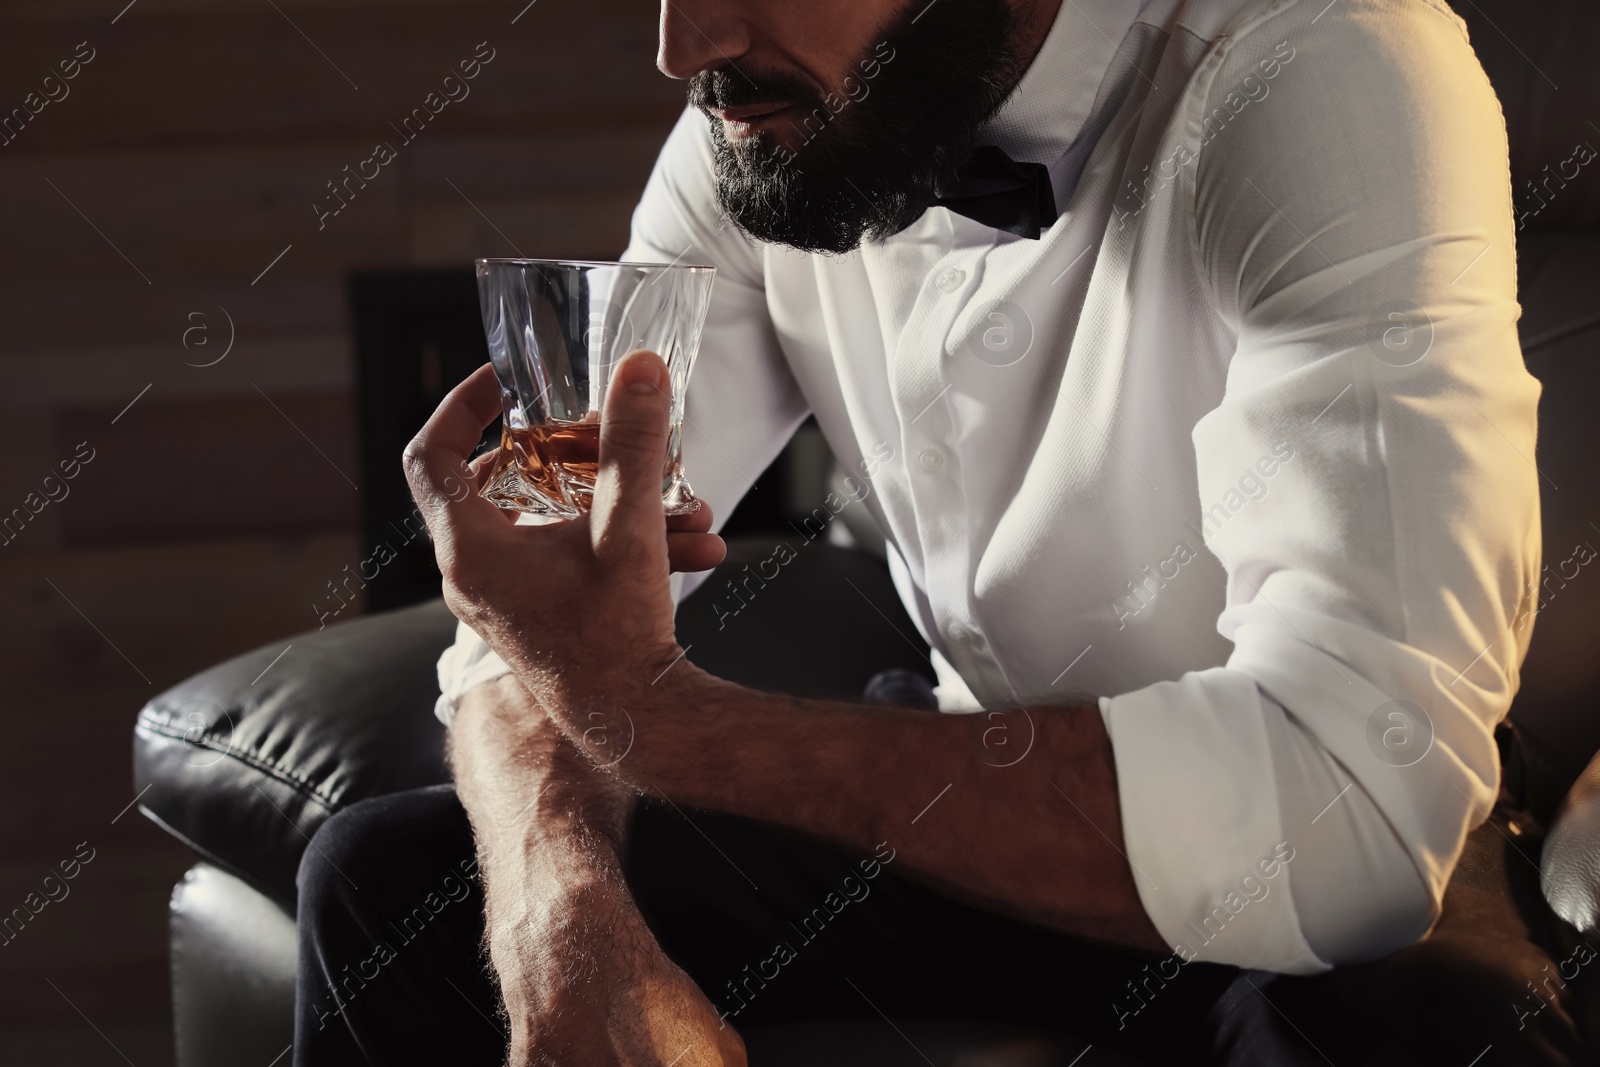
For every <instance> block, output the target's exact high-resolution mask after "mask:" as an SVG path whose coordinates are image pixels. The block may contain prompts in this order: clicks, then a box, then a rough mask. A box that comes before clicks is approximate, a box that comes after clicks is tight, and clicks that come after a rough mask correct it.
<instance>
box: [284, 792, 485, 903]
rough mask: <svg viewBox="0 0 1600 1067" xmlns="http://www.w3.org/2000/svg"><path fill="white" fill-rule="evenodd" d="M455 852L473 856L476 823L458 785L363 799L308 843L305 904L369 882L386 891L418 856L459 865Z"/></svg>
mask: <svg viewBox="0 0 1600 1067" xmlns="http://www.w3.org/2000/svg"><path fill="white" fill-rule="evenodd" d="M456 852H459V853H461V856H462V858H464V860H465V861H467V862H468V863H470V862H471V857H472V831H471V826H470V824H469V823H468V822H467V818H466V813H465V812H464V811H462V809H461V806H460V802H459V801H458V800H457V799H456V796H455V792H454V791H453V790H450V789H448V788H444V789H424V790H417V791H414V792H409V793H399V794H394V795H390V796H381V797H373V798H371V799H369V800H363V801H360V802H359V803H356V804H352V805H351V806H350V807H348V808H345V809H343V810H342V811H339V812H337V813H335V814H334V815H333V816H332V817H330V818H329V819H328V820H327V821H326V822H324V823H323V824H322V825H321V826H320V827H319V828H318V829H317V831H316V833H315V834H313V835H312V837H311V840H310V842H309V843H308V844H307V846H306V850H305V853H304V854H303V855H302V856H301V858H300V869H299V873H298V876H297V877H296V884H297V886H298V888H299V894H300V904H301V908H302V910H304V909H305V908H306V907H307V906H308V905H309V906H310V907H311V908H312V909H313V910H314V909H315V908H316V907H317V906H318V903H319V902H323V901H328V902H334V901H339V900H343V899H348V898H349V897H350V895H351V894H354V893H357V892H360V891H361V890H362V889H367V888H370V889H371V890H375V891H377V892H378V893H379V894H381V895H386V894H387V892H389V891H391V890H393V889H394V888H395V887H396V885H397V884H399V883H402V882H404V881H405V878H406V871H407V869H408V868H410V867H412V866H414V865H415V863H416V862H418V861H421V862H425V863H426V864H427V866H428V867H429V868H430V869H431V868H433V867H436V866H438V865H440V864H449V865H451V866H457V864H456V863H455V857H454V856H453V854H454V853H456ZM472 869H473V871H474V872H475V864H473V865H472ZM462 870H463V871H465V870H467V867H464V866H463V867H462Z"/></svg>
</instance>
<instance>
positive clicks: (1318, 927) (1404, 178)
mask: <svg viewBox="0 0 1600 1067" xmlns="http://www.w3.org/2000/svg"><path fill="white" fill-rule="evenodd" d="M981 143H986V144H995V145H998V146H1000V147H1001V148H1004V149H1005V150H1006V151H1007V152H1009V153H1010V154H1011V155H1012V156H1013V157H1014V158H1016V159H1019V160H1031V161H1036V162H1040V163H1044V164H1046V165H1048V166H1050V168H1051V173H1052V178H1053V181H1054V185H1055V191H1056V202H1057V203H1058V204H1059V205H1061V206H1062V213H1061V218H1060V219H1059V220H1058V221H1057V222H1056V223H1055V225H1054V226H1052V227H1051V228H1050V229H1049V230H1048V232H1046V233H1045V234H1044V235H1043V237H1042V239H1041V240H1038V241H1033V240H1027V239H1023V238H1018V237H1014V236H1012V235H1010V234H1007V233H1004V232H999V231H996V230H993V229H990V228H988V227H986V226H983V225H981V224H978V223H975V222H972V221H970V220H968V219H965V218H963V217H961V216H958V215H955V214H952V213H951V212H950V211H948V210H946V209H943V208H934V209H932V210H930V211H928V212H927V213H926V214H925V215H924V216H923V217H922V218H921V219H920V220H919V221H918V222H917V223H915V224H914V225H912V226H911V227H910V228H909V229H907V230H906V231H904V232H903V233H900V234H898V235H896V236H895V237H893V238H891V239H889V240H887V241H884V242H882V243H878V244H870V245H867V246H864V247H863V248H861V249H860V250H858V251H856V252H853V253H850V254H848V255H843V256H820V255H811V254H803V253H799V252H795V251H793V250H790V249H786V248H783V247H777V246H769V245H764V244H761V243H758V242H754V241H752V240H749V239H747V238H745V237H743V236H742V235H740V234H739V233H738V232H737V231H735V230H733V229H731V228H728V227H727V226H725V225H719V224H718V217H719V214H720V211H719V209H718V207H717V204H716V199H715V195H714V188H713V182H712V173H711V147H710V139H709V135H708V131H707V121H706V119H705V118H704V117H703V116H702V115H700V114H699V113H696V112H687V113H685V115H684V116H683V118H682V120H681V121H680V122H679V124H678V126H677V128H676V129H675V130H674V132H673V133H672V135H671V137H670V138H669V140H668V141H667V144H666V146H665V148H664V149H663V151H662V154H661V157H660V160H659V162H658V164H657V166H656V170H655V173H654V175H653V176H652V178H651V180H650V183H649V186H648V188H647V189H646V191H645V193H644V197H643V199H642V201H641V203H640V205H639V207H638V210H637V212H636V213H635V216H634V220H633V236H632V241H631V243H630V245H629V247H628V249H627V252H626V253H625V257H624V258H626V259H630V260H643V261H656V262H668V261H677V262H698V263H709V264H714V265H715V266H717V268H718V276H717V280H716V288H715V294H714V297H713V302H712V307H711V311H710V317H709V320H708V323H707V326H706V330H705V335H704V340H703V342H702V345H701V350H700V355H699V362H698V364H697V366H696V368H695V370H694V373H693V377H692V380H691V384H690V388H689V399H688V402H687V411H688V419H689V422H688V425H687V427H686V432H685V444H684V451H685V465H686V468H687V472H688V475H689V478H690V480H691V482H692V483H693V485H694V488H695V490H696V492H697V493H698V494H699V495H701V496H703V497H704V498H705V499H707V500H708V501H710V503H711V505H712V506H713V508H714V509H715V511H716V514H717V515H718V516H726V515H728V514H729V513H730V512H731V511H732V510H733V507H734V505H735V504H736V503H737V502H738V500H739V498H740V497H741V495H742V494H743V493H744V492H745V491H746V490H747V489H748V487H749V485H750V482H751V479H752V478H753V477H754V476H755V475H757V474H759V473H760V472H761V471H762V470H763V468H765V467H766V465H767V464H768V463H769V462H770V461H771V460H772V459H773V457H775V456H776V455H777V453H778V452H779V450H780V449H781V448H782V446H783V445H784V443H785V442H786V441H787V439H788V438H789V436H790V435H791V434H792V433H793V431H794V430H795V428H796V427H797V425H798V424H799V423H800V422H801V421H802V420H803V419H804V418H805V416H806V414H807V413H808V412H810V413H813V414H815V416H816V418H817V422H818V424H819V425H820V427H821V429H822V431H823V433H824V435H825V436H826V438H827V440H828V443H829V444H830V446H831V447H832V449H833V451H834V452H835V454H836V455H837V457H838V459H839V461H840V463H841V464H842V465H843V467H844V468H845V469H846V470H847V471H849V472H851V473H852V475H853V476H854V477H855V479H856V484H857V485H858V486H859V487H860V494H859V495H860V496H861V499H860V501H859V502H849V503H847V504H845V505H844V506H849V507H864V508H866V509H868V511H869V512H870V513H871V515H872V517H873V518H874V519H875V520H876V522H877V524H878V525H879V527H880V528H881V529H882V530H883V532H884V534H885V535H886V537H887V540H888V543H889V547H890V562H891V569H892V571H893V575H894V579H895V583H896V586H897V587H898V589H899V591H900V593H901V595H902V597H903V599H904V601H905V604H906V607H907V609H908V610H909V612H910V614H911V616H912V618H913V619H914V620H915V621H916V623H917V626H918V627H919V629H920V630H921V631H922V634H923V636H924V637H925V638H927V640H928V642H929V643H930V644H931V645H932V647H933V650H934V655H933V659H934V663H935V667H936V669H937V671H938V676H939V679H940V685H939V690H938V691H939V695H940V704H941V707H942V708H944V709H946V710H949V711H961V710H971V709H978V708H984V707H1008V706H1015V705H1019V704H1020V705H1027V704H1035V705H1036V704H1040V703H1064V702H1069V701H1073V700H1077V701H1078V702H1083V701H1084V699H1085V698H1098V700H1099V706H1100V710H1101V712H1102V714H1103V716H1104V720H1105V723H1106V726H1107V728H1108V730H1109V733H1110V737H1111V741H1112V745H1113V748H1114V752H1115V760H1116V768H1117V778H1118V790H1119V795H1120V803H1121V810H1122V820H1123V833H1124V837H1125V840H1126V850H1127V856H1128V859H1129V860H1130V862H1131V864H1132V866H1133V869H1134V871H1135V880H1136V882H1137V884H1138V887H1139V892H1140V895H1141V898H1142V900H1143V903H1144V905H1145V908H1146V910H1147V911H1148V912H1149V914H1150V917H1151V919H1152V921H1153V922H1154V923H1155V926H1156V928H1157V929H1158V930H1160V932H1161V933H1162V935H1163V936H1164V937H1165V938H1166V939H1167V940H1168V942H1169V943H1170V944H1172V945H1173V947H1174V950H1175V953H1176V954H1177V955H1179V956H1180V957H1181V959H1183V960H1187V959H1190V958H1200V959H1205V960H1210V961H1214V962H1225V963H1233V964H1238V965H1242V966H1249V967H1258V968H1265V969H1270V970H1276V971H1282V972H1290V973H1309V972H1315V971H1319V970H1323V969H1326V968H1327V967H1328V966H1329V965H1330V964H1333V963H1339V962H1344V961H1346V960H1353V959H1362V958H1371V957H1373V956H1376V955H1380V954H1382V953H1385V952H1387V951H1391V950H1392V949H1394V948H1396V947H1399V946H1400V945H1402V944H1405V943H1408V942H1409V941H1411V940H1414V939H1415V938H1417V937H1418V936H1420V935H1421V934H1422V933H1423V932H1424V931H1426V929H1427V928H1428V926H1429V924H1430V923H1431V921H1432V920H1433V918H1434V917H1435V916H1436V914H1437V910H1438V902H1439V899H1440V896H1441V894H1442V893H1443V890H1444V886H1445V882H1446V880H1447V879H1448V877H1449V875H1450V872H1451V870H1452V869H1453V867H1454V865H1455V862H1456V859H1457V857H1458V855H1459V853H1460V849H1461V846H1462V841H1463V838H1464V835H1465V834H1466V833H1467V831H1468V830H1469V829H1471V828H1472V827H1473V826H1475V825H1477V824H1478V823H1480V822H1482V821H1483V819H1484V818H1485V817H1486V815H1487V813H1488V810H1489V807H1490V805H1491V804H1492V803H1493V800H1494V797H1495V794H1496V791H1497V789H1498V785H1499V763H1498V759H1497V756H1496V749H1495V745H1494V743H1493V737H1492V731H1493V727H1494V725H1495V724H1496V723H1497V722H1498V721H1499V720H1500V719H1501V718H1502V717H1503V716H1504V715H1505V713H1506V711H1507V709H1508V707H1509V706H1510V702H1511V698H1512V695H1513V693H1514V692H1515V691H1516V688H1517V680H1518V670H1519V665H1520V663H1521V661H1522V658H1523V655H1524V652H1525V651H1526V647H1527V641H1528V637H1529V633H1530V631H1531V629H1532V627H1531V624H1530V612H1531V604H1532V603H1533V601H1534V596H1535V593H1536V583H1537V581H1538V576H1539V512H1538V492H1537V489H1538V486H1537V478H1538V474H1537V472H1536V471H1535V469H1534V467H1533V463H1532V461H1533V455H1534V435H1535V410H1536V403H1537V398H1538V394H1539V386H1538V383H1537V382H1536V381H1534V379H1533V378H1531V377H1530V376H1529V375H1528V374H1527V373H1526V371H1525V370H1524V368H1523V364H1522V360H1521V354H1520V350H1519V347H1518V343H1517V335H1516V330H1515V324H1516V319H1517V316H1518V314H1519V308H1518V305H1517V303H1516V301H1515V291H1516V283H1515V244H1514V241H1513V230H1512V214H1511V188H1510V178H1509V173H1508V164H1507V147H1506V139H1505V128H1504V124H1503V121H1502V119H1501V115H1500V110H1499V105H1498V103H1497V101H1496V99H1495V97H1494V94H1493V92H1492V90H1491V88H1490V86H1489V83H1488V81H1487V79H1486V78H1485V76H1484V74H1483V71H1482V69H1481V67H1480V66H1479V64H1478V62H1477V60H1476V58H1475V56H1474V54H1473V52H1472V49H1471V48H1470V46H1469V44H1468V42H1467V39H1466V28H1465V26H1464V24H1463V23H1462V22H1461V21H1460V20H1459V19H1458V18H1457V17H1456V16H1455V15H1454V14H1453V13H1451V11H1450V10H1449V9H1448V8H1447V7H1446V6H1445V5H1444V3H1442V2H1433V0H1334V2H1332V3H1329V2H1328V0H1276V2H1267V0H1226V2H1225V0H1206V2H1188V3H1186V2H1183V0H1148V2H1144V3H1141V2H1140V0H1067V2H1065V3H1063V4H1062V7H1061V12H1060V15H1059V17H1058V19H1057V21H1056V24H1055V26H1054V28H1053V29H1052V31H1051V33H1050V35H1049V37H1048V39H1047V40H1046V41H1045V43H1044V45H1043V48H1042V50H1041V51H1040V53H1039V55H1038V56H1037V57H1036V58H1035V59H1034V61H1033V63H1032V64H1031V66H1030V67H1029V69H1028V71H1027V73H1026V75H1025V76H1024V78H1023V79H1022V81H1021V83H1020V84H1019V85H1018V86H1017V88H1016V89H1015V91H1014V92H1013V93H1012V94H1011V96H1010V97H1009V98H1008V99H1007V101H1006V102H1005V104H1004V105H1003V107H1002V108H1001V110H1000V111H999V112H998V114H997V115H996V117H995V118H994V119H993V120H992V122H991V123H990V124H989V125H988V127H987V128H986V131H985V136H984V137H983V138H982V139H981ZM797 165H802V166H803V165H804V153H803V151H802V152H801V155H800V158H799V160H798V161H797ZM778 580H781V577H780V578H779V579H778ZM693 584H694V581H693V580H690V581H688V582H685V583H683V585H684V587H685V591H687V588H690V587H692V585H693ZM504 670H505V667H504V665H503V664H501V663H499V661H498V659H497V658H496V657H495V656H494V655H493V654H492V653H490V652H488V651H487V649H486V648H485V647H484V646H483V644H482V642H481V641H479V640H478V639H477V638H476V636H475V635H473V634H472V633H471V631H469V630H466V629H465V627H463V628H462V630H461V633H460V638H459V640H458V642H457V645H456V646H455V647H454V648H452V649H451V650H450V651H449V652H447V653H446V654H445V656H444V657H443V659H441V661H440V672H439V673H440V683H441V690H442V696H441V699H440V711H441V717H443V718H445V719H446V720H447V721H448V717H449V713H450V709H451V708H452V707H453V706H454V703H455V700H456V699H457V698H458V697H459V695H460V693H461V692H463V691H464V689H465V688H467V687H470V685H471V684H475V683H476V682H477V681H482V680H484V679H485V678H488V677H493V676H495V675H497V674H499V673H502V672H503V671H504ZM1033 758H1038V757H1037V755H1035V756H1034V757H1033ZM995 773H1004V772H1003V771H1000V770H997V771H996V772H995ZM951 801H952V802H958V798H951ZM1060 817H1062V818H1079V817H1081V816H1080V815H1078V814H1076V813H1074V812H1073V811H1072V809H1071V808H1070V807H1069V806H1068V805H1066V804H1063V805H1062V810H1061V816H1060Z"/></svg>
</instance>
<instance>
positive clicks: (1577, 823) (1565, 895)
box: [1539, 756, 1600, 934]
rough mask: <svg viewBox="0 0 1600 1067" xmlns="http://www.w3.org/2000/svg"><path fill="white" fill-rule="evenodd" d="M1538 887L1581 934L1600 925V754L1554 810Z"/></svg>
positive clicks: (1554, 908)
mask: <svg viewBox="0 0 1600 1067" xmlns="http://www.w3.org/2000/svg"><path fill="white" fill-rule="evenodd" d="M1539 886H1540V889H1542V890H1543V892H1544V899H1545V900H1546V901H1547V902H1548V903H1549V905H1550V908H1551V910H1552V911H1554V912H1555V913H1556V914H1557V915H1559V916H1560V917H1561V918H1562V919H1565V920H1566V921H1567V922H1569V923H1571V924H1572V925H1573V926H1574V927H1576V928H1577V929H1578V931H1579V932H1580V933H1585V934H1587V933H1589V932H1590V931H1592V930H1595V929H1596V928H1600V756H1596V757H1595V758H1594V759H1593V760H1592V761H1591V762H1590V764H1589V766H1588V767H1587V768H1586V769H1585V770H1584V772H1583V774H1582V775H1580V776H1579V777H1578V781H1577V782H1576V783H1575V784H1574V785H1573V786H1572V788H1571V789H1570V790H1568V791H1567V797H1566V800H1564V801H1563V802H1562V804H1561V810H1560V811H1558V812H1557V813H1556V818H1555V822H1554V824H1553V825H1552V826H1551V827H1550V832H1549V834H1548V835H1546V837H1545V841H1544V851H1543V853H1542V854H1541V855H1540V858H1539Z"/></svg>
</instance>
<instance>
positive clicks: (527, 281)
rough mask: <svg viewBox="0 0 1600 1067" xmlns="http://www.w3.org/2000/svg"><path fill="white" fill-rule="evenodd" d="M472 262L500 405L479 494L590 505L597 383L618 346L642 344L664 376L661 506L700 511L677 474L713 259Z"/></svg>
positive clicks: (502, 503) (575, 510)
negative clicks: (496, 438)
mask: <svg viewBox="0 0 1600 1067" xmlns="http://www.w3.org/2000/svg"><path fill="white" fill-rule="evenodd" d="M476 264H477V272H478V302H479V305H480V307H481V309H482V311H483V329H484V333H485V335H486V336H487V338H488V341H489V358H490V360H491V361H492V362H493V363H494V372H495V377H497V378H498V379H499V380H500V400H501V406H502V410H503V415H504V418H503V420H502V429H501V438H500V450H499V453H498V454H497V455H496V457H495V461H494V465H493V468H492V470H491V472H490V475H489V478H488V479H487V481H486V482H485V483H484V486H483V489H482V490H481V494H482V495H483V497H484V498H485V499H487V500H489V501H491V502H492V503H494V504H496V505H498V506H499V507H502V508H505V509H507V510H510V511H520V512H527V513H529V514H533V515H541V516H547V517H550V518H558V519H570V518H576V517H577V516H579V515H581V514H583V513H584V512H586V511H588V510H589V507H590V505H591V504H592V503H593V501H594V481H595V472H596V469H597V467H598V464H599V450H600V413H601V411H603V410H604V407H605V392H606V385H607V383H608V382H609V381H610V378H611V372H612V370H613V369H614V368H615V367H616V365H617V363H619V362H620V361H621V360H622V357H623V356H625V355H627V354H628V353H630V352H635V351H638V350H639V349H649V350H650V351H652V352H654V353H656V354H657V355H659V356H660V357H661V358H662V359H663V360H664V361H665V362H666V364H667V375H668V378H669V380H670V381H671V383H672V414H671V422H670V424H669V430H668V438H667V452H666V455H665V456H663V457H662V461H663V465H662V471H661V500H662V503H663V505H664V506H665V508H666V511H667V514H669V515H682V514H686V513H688V512H692V511H697V510H699V508H700V501H699V500H698V499H696V498H695V495H694V491H693V490H692V489H691V488H690V486H689V482H688V479H687V478H685V477H684V473H683V464H682V453H683V401H684V395H685V393H686V391H687V389H688V384H689V372H690V370H691V369H693V367H694V357H695V353H696V351H697V350H698V349H699V347H700V331H701V329H702V327H703V326H704V325H705V319H706V310H707V308H708V307H709V306H710V301H711V284H712V280H713V279H714V278H715V277H716V268H714V267H699V266H689V265H683V264H676V263H674V264H657V263H601V262H586V261H581V260H542V259H480V260H477V261H476Z"/></svg>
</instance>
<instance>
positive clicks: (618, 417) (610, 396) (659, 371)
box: [592, 351, 672, 550]
mask: <svg viewBox="0 0 1600 1067" xmlns="http://www.w3.org/2000/svg"><path fill="white" fill-rule="evenodd" d="M671 411H672V393H671V390H670V387H669V384H668V378H667V365H666V363H664V362H663V361H662V359H661V357H660V356H658V355H656V354H655V353H654V352H644V351H641V352H633V353H630V354H629V355H627V356H625V357H623V359H622V361H621V362H620V363H618V364H617V369H616V370H615V371H614V372H613V373H612V376H611V383H610V385H609V386H608V387H607V388H606V400H605V410H604V412H603V413H602V414H601V417H600V469H599V472H598V473H597V475H596V477H595V488H594V507H593V526H592V529H593V531H594V539H595V547H596V548H597V549H599V548H600V547H601V546H602V544H603V543H604V542H606V541H616V540H618V538H619V535H620V538H621V540H622V541H623V542H627V541H631V540H632V539H634V538H636V537H639V536H646V535H648V534H649V533H651V532H652V531H654V532H655V534H656V536H657V537H659V538H660V539H661V540H662V542H663V550H664V546H665V539H666V532H665V531H666V513H665V511H664V509H663V507H662V504H661V482H662V478H663V476H664V473H665V470H666V462H667V422H668V419H669V416H670V414H671Z"/></svg>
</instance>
